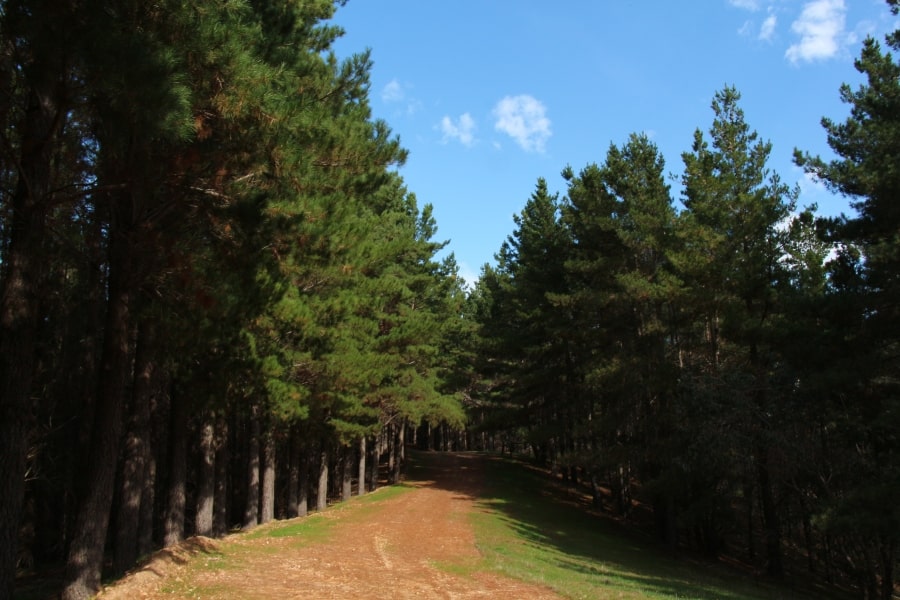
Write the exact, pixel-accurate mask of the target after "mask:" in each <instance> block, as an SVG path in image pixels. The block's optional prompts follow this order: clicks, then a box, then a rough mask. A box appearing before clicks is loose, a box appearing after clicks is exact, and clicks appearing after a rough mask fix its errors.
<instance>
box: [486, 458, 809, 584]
mask: <svg viewBox="0 0 900 600" xmlns="http://www.w3.org/2000/svg"><path fill="white" fill-rule="evenodd" d="M487 464H488V466H487V470H488V472H487V474H486V481H487V485H486V489H485V491H484V495H483V497H482V499H481V500H480V501H479V506H480V508H481V510H480V511H479V512H477V513H476V514H474V515H473V524H474V527H475V535H476V540H477V544H478V548H479V550H480V552H481V553H482V555H483V557H484V559H483V563H482V565H480V566H479V567H480V568H484V569H487V570H490V571H494V572H497V573H500V574H503V575H507V576H509V577H514V578H516V579H520V580H523V581H528V582H531V583H536V584H541V585H544V586H546V587H549V588H551V589H553V590H554V591H556V592H557V593H559V594H560V595H562V596H565V597H567V598H599V599H604V598H697V599H714V598H715V599H725V600H744V599H748V600H750V599H752V600H755V599H760V600H761V599H774V598H810V596H808V595H806V594H804V593H802V592H800V591H795V590H792V589H789V588H782V587H776V586H773V585H771V584H769V583H768V582H765V581H762V580H758V579H755V578H753V577H752V576H749V575H747V574H744V573H742V572H740V571H736V570H732V569H729V568H728V567H726V566H724V565H721V564H718V563H714V562H710V563H702V562H697V561H689V560H685V559H676V558H674V557H672V556H671V555H669V554H668V553H666V552H665V551H663V549H661V548H660V547H659V546H658V545H657V544H655V543H654V542H653V541H652V540H649V539H645V538H643V537H641V536H640V535H639V534H636V533H635V532H632V531H628V530H627V529H625V528H624V527H622V526H620V525H619V524H617V523H615V522H613V521H610V520H608V519H604V518H601V517H598V516H596V515H592V514H590V513H588V512H586V511H584V510H581V509H580V508H579V507H575V506H571V505H570V504H564V502H563V501H562V500H561V499H560V498H558V497H556V496H554V494H552V493H549V492H548V483H549V482H548V481H547V480H546V478H545V477H543V476H542V475H540V474H535V473H534V472H532V471H530V470H529V469H527V468H525V467H524V466H523V465H521V464H517V463H515V462H513V461H509V460H504V459H500V458H490V459H488V460H487Z"/></svg>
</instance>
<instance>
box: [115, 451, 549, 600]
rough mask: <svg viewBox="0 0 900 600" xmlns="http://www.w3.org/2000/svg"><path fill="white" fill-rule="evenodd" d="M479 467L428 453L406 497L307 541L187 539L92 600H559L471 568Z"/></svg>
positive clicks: (386, 495) (382, 497) (356, 507)
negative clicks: (187, 599)
mask: <svg viewBox="0 0 900 600" xmlns="http://www.w3.org/2000/svg"><path fill="white" fill-rule="evenodd" d="M484 460H485V459H484V458H482V457H479V456H477V455H473V454H429V455H428V456H427V457H426V460H424V461H423V462H424V463H426V464H425V466H423V467H421V468H418V469H416V472H415V475H416V477H415V479H411V480H408V481H406V485H407V486H410V487H411V488H412V489H410V490H409V491H406V492H404V493H401V494H395V493H391V490H389V489H384V490H382V491H379V492H375V495H374V496H372V497H371V498H368V499H367V500H366V501H365V502H350V503H346V504H343V505H339V506H338V507H335V508H332V509H330V510H328V511H326V512H325V513H323V514H321V515H318V516H314V517H311V518H324V519H330V520H334V522H333V523H329V525H331V526H332V527H331V528H330V529H329V532H328V534H327V535H326V536H322V539H316V540H315V541H307V542H304V543H302V544H298V540H299V539H300V538H299V537H271V536H268V535H253V536H246V535H236V536H231V537H229V538H226V539H225V540H208V539H205V538H195V539H193V540H189V541H188V542H187V543H185V544H184V545H182V546H181V547H179V548H175V549H170V550H166V551H162V552H161V553H160V554H158V556H157V557H155V558H154V559H153V560H151V561H150V562H149V563H148V564H147V565H146V566H145V567H144V568H142V569H141V570H139V571H137V572H135V573H132V574H131V575H129V576H128V577H126V578H125V579H124V580H122V581H121V582H119V583H118V584H117V585H115V586H113V587H111V588H108V589H107V590H105V591H104V593H103V594H101V596H100V598H101V599H103V600H112V599H119V598H121V599H126V598H127V599H132V598H147V599H162V598H175V597H185V596H190V597H193V598H204V599H205V598H305V599H306V598H317V599H318V598H342V599H346V598H398V599H399V598H448V599H457V598H459V599H462V598H529V599H531V598H536V599H537V598H558V596H556V595H555V594H554V593H553V592H551V591H550V590H548V589H545V588H541V587H535V586H533V585H529V584H525V583H522V582H520V581H517V580H513V579H509V578H505V577H502V576H499V575H496V574H492V573H485V572H479V571H478V570H477V565H478V561H479V554H478V550H477V548H476V546H475V538H474V534H473V530H472V526H471V524H470V519H469V518H468V515H469V514H470V513H472V511H476V510H481V509H480V508H479V506H478V503H477V499H478V494H479V492H480V490H481V489H482V483H483V477H484V464H483V461H484ZM290 523H291V522H290V521H280V522H278V523H276V524H274V525H267V526H265V527H269V528H280V527H284V526H285V525H288V524H290ZM262 533H264V531H263V532H262ZM299 535H301V536H302V533H301V534H299ZM226 546H227V551H225V550H226ZM188 556H192V557H193V558H192V559H191V561H186V558H187V557H188ZM197 561H201V563H198V562H197ZM222 562H225V563H227V564H225V565H224V568H221V566H220V565H221V563H222Z"/></svg>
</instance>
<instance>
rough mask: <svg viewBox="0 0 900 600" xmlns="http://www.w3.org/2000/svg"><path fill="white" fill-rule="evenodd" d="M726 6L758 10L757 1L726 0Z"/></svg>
mask: <svg viewBox="0 0 900 600" xmlns="http://www.w3.org/2000/svg"><path fill="white" fill-rule="evenodd" d="M728 4H730V5H732V6H734V7H736V8H743V9H744V10H759V1H758V0H728Z"/></svg>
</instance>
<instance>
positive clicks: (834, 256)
mask: <svg viewBox="0 0 900 600" xmlns="http://www.w3.org/2000/svg"><path fill="white" fill-rule="evenodd" d="M354 1H360V0H354ZM342 4H343V2H340V1H332V0H303V1H301V2H296V1H295V2H286V1H285V2H281V1H279V2H271V1H264V0H220V1H215V2H196V3H192V2H181V1H174V0H159V1H155V2H143V1H136V0H84V1H81V2H75V1H73V0H4V1H2V2H0V42H2V45H0V74H2V77H0V125H2V139H0V142H2V144H0V598H12V596H13V593H14V589H15V587H16V579H17V573H21V572H22V571H23V570H25V569H40V568H48V567H50V566H59V567H58V568H60V569H64V576H63V580H64V587H63V589H62V598H65V599H66V600H74V599H83V598H89V597H91V596H92V595H93V594H95V593H96V592H97V591H98V589H99V588H100V584H101V581H102V580H105V579H106V578H108V577H114V576H116V575H120V574H122V573H124V572H125V571H127V570H128V569H130V568H131V567H133V566H134V565H135V563H136V561H137V560H138V558H139V557H141V556H145V555H147V554H148V553H149V552H151V551H153V550H156V549H158V548H161V547H163V546H167V545H170V544H174V543H177V542H179V541H181V540H183V539H184V538H186V537H188V536H192V535H203V536H209V537H214V536H220V535H223V534H225V533H227V532H229V531H233V530H235V529H239V528H244V529H246V528H252V527H254V526H256V525H258V524H262V523H266V522H268V521H272V520H273V519H283V518H293V517H297V516H303V515H305V514H307V512H308V511H309V512H311V511H315V510H322V509H324V508H325V507H326V505H327V503H328V502H332V501H336V500H340V499H347V498H349V497H350V496H351V495H356V494H364V493H367V492H369V491H372V490H373V489H375V488H376V487H377V486H378V485H385V484H390V483H394V482H397V481H399V479H400V478H401V473H402V469H403V465H404V461H405V460H406V449H407V448H411V447H417V448H420V449H423V450H452V451H483V452H495V453H506V454H513V455H518V456H523V457H525V458H527V460H530V461H532V462H533V463H534V464H536V465H538V466H540V467H542V468H546V469H548V470H549V471H550V472H551V473H553V474H554V476H555V477H557V478H559V479H560V480H561V481H563V482H566V483H567V484H570V485H573V486H580V487H581V488H583V489H585V490H587V492H588V493H590V494H592V496H593V498H594V501H595V503H596V506H597V508H598V509H599V510H603V511H607V512H610V513H612V514H613V515H614V516H616V517H617V518H621V519H623V520H625V521H627V520H628V519H629V518H630V517H631V516H632V515H633V514H634V513H635V511H638V510H640V511H644V512H645V513H646V514H647V515H649V516H650V518H651V523H652V527H653V532H654V535H655V536H656V538H657V540H658V541H659V543H660V544H662V545H664V546H665V547H667V548H669V549H670V550H671V551H672V552H673V553H681V552H684V553H700V554H702V555H704V556H711V557H716V556H723V555H729V556H736V557H739V558H740V559H741V560H742V561H745V562H746V563H747V564H750V565H754V566H755V567H757V568H759V569H760V570H761V571H762V572H764V573H765V574H766V576H767V577H770V578H772V579H775V580H784V579H786V578H790V577H791V576H792V574H793V573H795V572H796V571H797V568H796V567H792V568H789V566H788V565H795V564H797V563H798V561H800V563H801V564H802V570H804V571H806V572H807V574H808V575H807V576H811V577H814V578H817V579H821V580H822V581H824V582H827V584H832V583H836V582H849V584H848V585H850V586H851V587H852V588H853V589H855V590H856V592H858V594H859V596H860V597H865V598H880V599H882V600H890V598H892V597H894V595H895V594H896V591H895V590H896V589H897V588H896V587H895V579H896V577H897V568H898V567H900V502H898V497H900V121H898V119H900V61H898V60H897V58H896V57H895V56H894V55H892V54H891V52H892V51H893V52H898V51H900V31H897V32H895V33H894V34H893V35H890V36H888V37H887V39H885V40H876V39H869V40H867V41H866V42H865V43H864V44H863V50H862V53H861V54H860V55H859V56H858V57H857V59H856V63H855V64H856V69H857V70H858V71H859V73H860V74H861V75H862V77H863V78H864V81H865V83H864V84H862V85H860V86H859V87H855V88H851V87H850V86H849V85H844V86H843V87H840V89H836V90H835V92H836V93H839V94H840V96H841V99H842V100H843V102H844V106H845V107H846V113H845V114H843V115H840V114H837V115H816V116H815V118H817V119H818V118H822V126H823V130H822V136H823V138H827V141H828V145H829V146H830V147H831V148H832V150H833V151H834V154H835V158H833V159H828V160H825V159H822V158H820V157H818V156H816V155H812V154H810V153H808V152H806V151H805V150H804V149H802V148H801V149H798V150H796V151H795V159H794V160H795V163H796V165H798V166H800V167H802V169H804V170H805V171H806V172H807V173H809V174H810V175H812V176H814V177H815V178H816V179H817V180H819V181H821V182H824V184H825V185H826V186H827V187H828V188H829V189H830V190H832V191H833V192H834V193H837V194H842V195H845V196H846V197H848V198H849V199H850V200H851V202H852V207H853V210H854V214H852V215H849V216H842V217H824V216H821V215H819V214H817V208H816V207H815V206H800V205H799V203H798V198H799V190H798V189H794V188H792V187H790V186H788V185H786V184H785V183H784V182H783V181H782V179H781V177H780V176H779V174H778V173H776V172H774V171H773V170H772V169H771V168H770V166H769V164H768V163H769V157H770V152H771V149H772V143H771V142H769V141H768V140H767V138H766V137H764V135H763V134H760V133H757V132H756V131H755V130H754V128H753V126H752V124H751V123H748V122H746V121H745V117H744V112H743V110H742V108H741V93H740V91H739V90H738V89H736V88H734V87H731V86H727V85H726V86H724V87H723V88H722V89H720V90H718V91H716V90H710V96H711V111H710V113H709V116H710V122H709V123H707V124H699V127H698V128H697V129H696V132H695V133H694V136H693V139H692V140H685V146H686V147H689V148H690V150H689V151H687V152H685V153H684V154H683V155H682V156H681V159H682V162H681V164H680V165H678V166H675V167H674V168H675V169H677V170H678V173H677V178H678V181H677V184H678V185H677V188H678V192H677V193H673V189H672V180H671V178H670V177H669V175H668V173H669V169H672V168H673V166H672V165H667V164H666V163H665V162H664V160H663V157H662V155H661V153H660V152H659V150H658V148H657V147H656V146H655V145H654V143H653V141H652V140H651V139H650V138H648V137H647V136H646V135H645V134H637V133H636V134H633V135H632V136H630V137H629V138H628V139H625V140H619V141H617V142H613V143H612V144H610V145H609V147H608V150H607V151H606V154H605V156H602V157H598V158H599V162H596V163H592V164H588V165H585V166H580V165H576V166H574V167H573V166H566V165H564V164H563V165H559V168H560V169H561V170H562V172H563V177H564V180H565V182H566V185H567V189H566V190H565V191H564V193H562V194H559V193H554V192H551V191H550V190H549V189H548V184H547V182H546V180H545V179H543V178H541V179H538V180H537V181H536V182H535V184H534V192H533V193H532V195H531V196H530V197H529V198H522V199H521V200H522V209H521V212H519V213H518V214H517V215H516V216H515V229H514V231H512V232H510V234H509V236H508V237H507V239H506V242H505V243H503V244H502V246H501V247H500V248H498V249H497V254H496V256H495V262H494V263H493V264H486V265H484V267H483V268H482V271H481V275H480V278H479V279H478V281H477V282H474V284H472V285H471V286H469V285H467V284H466V282H465V281H464V280H463V278H462V277H461V276H460V273H459V268H458V266H457V264H456V260H455V258H454V255H453V254H452V252H450V251H451V250H452V246H449V245H448V243H447V242H445V241H442V239H441V238H440V236H439V234H438V223H437V222H436V219H435V218H434V216H433V212H432V206H431V205H430V204H428V203H427V199H424V200H426V202H419V201H418V200H417V198H416V196H415V194H414V192H413V191H411V190H409V189H407V187H406V184H405V183H404V181H403V178H402V175H401V173H402V168H401V167H402V165H403V164H404V162H405V160H406V159H407V151H406V150H405V149H404V148H403V146H402V145H401V143H400V140H399V138H398V137H397V136H396V135H395V134H394V133H393V132H392V130H391V128H390V127H389V125H388V124H387V123H386V122H384V121H382V120H380V119H378V118H375V117H374V116H373V113H372V110H371V107H370V98H369V92H370V90H369V86H370V83H369V75H370V70H371V68H372V62H371V57H370V54H369V53H368V52H366V51H363V52H360V53H358V54H356V55H354V56H352V57H350V58H348V59H338V58H337V57H336V54H335V52H334V51H333V48H332V46H333V44H334V42H335V40H336V39H337V38H338V37H339V36H340V35H341V34H342V31H341V29H340V28H339V27H337V26H335V25H332V24H330V20H331V18H332V17H333V15H334V13H335V11H336V10H340V6H341V5H342ZM888 4H889V5H890V6H891V8H892V10H893V11H894V13H895V14H896V11H897V9H898V8H900V2H898V0H888ZM838 85H840V84H839V83H838ZM836 88H837V86H836ZM763 133H764V132H763ZM777 141H778V143H779V144H787V145H790V143H791V140H777ZM893 202H896V203H897V206H892V203H893ZM895 369H896V370H895ZM892 373H893V374H892ZM379 482H380V483H379ZM60 565H64V566H60Z"/></svg>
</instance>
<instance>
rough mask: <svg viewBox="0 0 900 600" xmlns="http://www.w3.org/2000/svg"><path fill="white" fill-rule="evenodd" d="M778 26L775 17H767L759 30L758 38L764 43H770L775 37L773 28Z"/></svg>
mask: <svg viewBox="0 0 900 600" xmlns="http://www.w3.org/2000/svg"><path fill="white" fill-rule="evenodd" d="M777 24H778V18H777V17H776V16H775V15H771V14H770V15H769V16H768V17H766V20H765V21H763V24H762V27H760V28H759V36H758V38H759V39H760V40H762V41H764V42H768V41H771V39H772V37H774V35H775V26H776V25H777Z"/></svg>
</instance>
